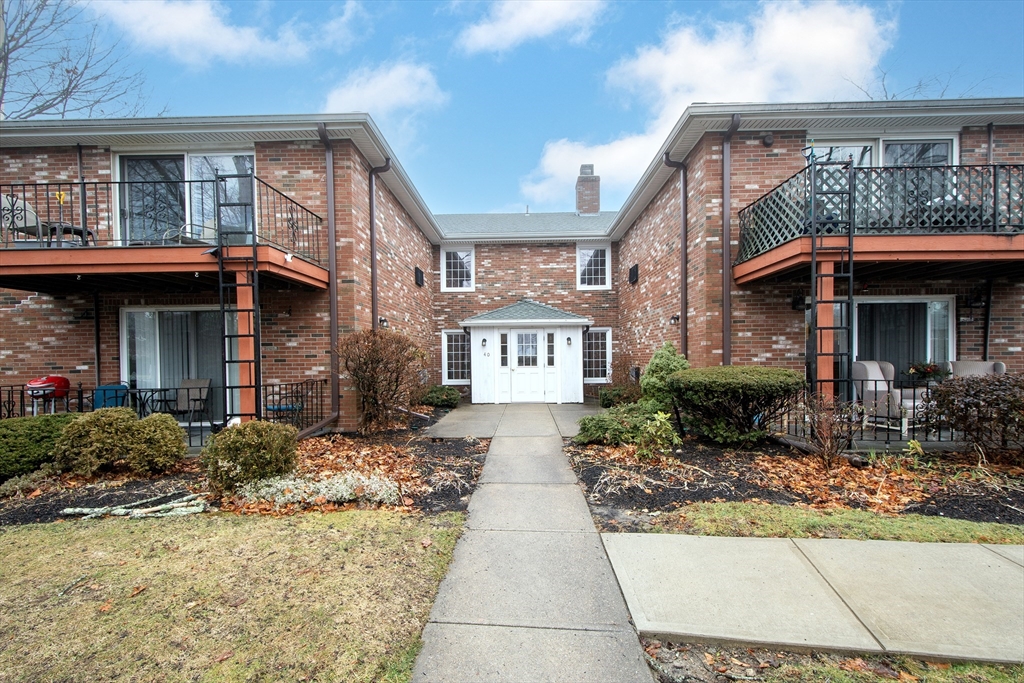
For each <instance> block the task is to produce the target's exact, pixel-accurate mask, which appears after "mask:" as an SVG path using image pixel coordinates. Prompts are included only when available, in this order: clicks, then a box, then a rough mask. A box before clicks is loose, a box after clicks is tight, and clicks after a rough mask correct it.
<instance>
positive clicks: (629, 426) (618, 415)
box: [573, 401, 658, 446]
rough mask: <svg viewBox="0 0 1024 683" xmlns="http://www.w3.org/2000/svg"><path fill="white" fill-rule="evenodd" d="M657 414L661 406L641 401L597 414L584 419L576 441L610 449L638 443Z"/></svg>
mask: <svg viewBox="0 0 1024 683" xmlns="http://www.w3.org/2000/svg"><path fill="white" fill-rule="evenodd" d="M657 412H658V406H657V404H655V403H653V402H651V401H639V402H637V403H626V404H623V405H621V406H615V407H614V408H610V409H609V410H606V411H605V412H603V413H598V414H597V415H587V416H586V417H582V418H580V431H579V434H577V435H576V436H575V437H574V438H573V441H574V442H575V443H578V444H586V443H599V444H604V445H606V446H619V445H621V444H633V443H637V441H638V440H639V439H640V437H641V433H642V430H643V427H644V425H645V424H647V423H648V422H649V421H651V420H653V419H654V416H655V414H656V413H657Z"/></svg>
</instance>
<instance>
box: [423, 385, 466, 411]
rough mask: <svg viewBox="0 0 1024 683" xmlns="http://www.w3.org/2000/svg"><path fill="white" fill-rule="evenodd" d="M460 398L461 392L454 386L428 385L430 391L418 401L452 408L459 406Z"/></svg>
mask: <svg viewBox="0 0 1024 683" xmlns="http://www.w3.org/2000/svg"><path fill="white" fill-rule="evenodd" d="M461 400H462V394H460V393H459V390H458V389H456V388H455V387H442V386H439V385H438V386H433V387H430V391H428V392H427V393H426V394H424V395H423V398H422V399H420V403H422V404H423V405H425V406H434V407H436V408H445V409H447V410H454V409H455V408H458V407H459V401H461Z"/></svg>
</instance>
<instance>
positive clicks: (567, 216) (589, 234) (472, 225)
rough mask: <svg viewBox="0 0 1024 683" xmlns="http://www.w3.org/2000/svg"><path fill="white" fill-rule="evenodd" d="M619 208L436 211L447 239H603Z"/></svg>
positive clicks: (436, 217) (438, 221)
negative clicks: (580, 211)
mask: <svg viewBox="0 0 1024 683" xmlns="http://www.w3.org/2000/svg"><path fill="white" fill-rule="evenodd" d="M615 215H616V212H615V211H602V212H601V213H599V214H597V215H594V216H580V215H578V214H576V213H572V212H568V211H565V212H561V213H446V214H435V215H434V220H436V221H437V224H438V226H440V228H441V232H442V233H443V234H444V236H445V239H447V240H457V239H471V238H472V239H481V238H482V239H485V240H493V239H501V238H506V239H545V238H560V239H561V238H575V237H585V238H602V237H607V235H608V226H609V225H611V223H612V219H613V218H615Z"/></svg>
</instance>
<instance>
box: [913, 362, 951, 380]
mask: <svg viewBox="0 0 1024 683" xmlns="http://www.w3.org/2000/svg"><path fill="white" fill-rule="evenodd" d="M906 374H907V375H908V376H909V377H910V378H911V379H913V380H923V381H926V382H929V383H934V382H939V381H941V380H944V379H946V377H948V376H949V372H947V371H946V370H945V369H943V367H942V366H941V365H939V364H938V363H911V364H910V369H908V370H907V372H906Z"/></svg>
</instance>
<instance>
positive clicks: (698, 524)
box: [655, 503, 1024, 544]
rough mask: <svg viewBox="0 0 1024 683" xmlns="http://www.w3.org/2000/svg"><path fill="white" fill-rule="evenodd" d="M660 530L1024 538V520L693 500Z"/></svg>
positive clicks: (925, 539) (927, 539)
mask: <svg viewBox="0 0 1024 683" xmlns="http://www.w3.org/2000/svg"><path fill="white" fill-rule="evenodd" d="M655 530H656V531H662V532H667V533H683V534H692V535H698V536H757V537H762V538H851V539H858V540H867V539H873V540H883V541H917V542H922V543H934V542H939V543H1011V544H1022V543H1024V526H1019V525H1015V524H993V523H988V522H985V523H980V522H967V521H964V520H960V519H947V518H945V517H925V516H923V515H898V516H886V515H879V514H876V513H874V512H867V511H864V510H842V509H836V510H810V509H806V508H799V507H794V506H791V505H763V504H758V503H692V504H690V505H686V506H684V507H682V508H680V509H679V510H678V511H674V512H671V513H665V514H663V515H661V517H659V520H658V522H657V526H656V527H655Z"/></svg>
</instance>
